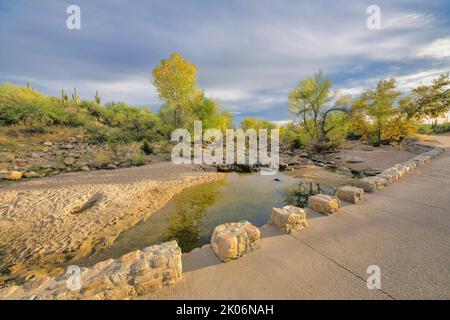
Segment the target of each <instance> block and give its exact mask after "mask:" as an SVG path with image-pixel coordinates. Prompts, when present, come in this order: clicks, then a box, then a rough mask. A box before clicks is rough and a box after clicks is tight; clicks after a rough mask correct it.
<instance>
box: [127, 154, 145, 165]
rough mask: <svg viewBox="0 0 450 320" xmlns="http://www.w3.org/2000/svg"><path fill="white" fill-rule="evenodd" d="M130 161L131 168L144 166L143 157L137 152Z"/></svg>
mask: <svg viewBox="0 0 450 320" xmlns="http://www.w3.org/2000/svg"><path fill="white" fill-rule="evenodd" d="M130 161H131V164H132V165H133V166H142V165H144V164H145V157H144V156H143V155H142V154H140V153H138V152H134V153H132V154H131V156H130Z"/></svg>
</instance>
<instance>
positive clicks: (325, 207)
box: [308, 194, 341, 215]
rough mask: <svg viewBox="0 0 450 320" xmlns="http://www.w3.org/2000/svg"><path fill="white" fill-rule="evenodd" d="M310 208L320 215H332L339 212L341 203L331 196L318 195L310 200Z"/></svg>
mask: <svg viewBox="0 0 450 320" xmlns="http://www.w3.org/2000/svg"><path fill="white" fill-rule="evenodd" d="M308 207H309V208H311V209H312V210H314V211H316V212H318V213H322V214H325V215H330V214H333V213H335V212H336V211H338V210H339V208H340V207H341V202H340V201H339V199H337V198H333V197H331V196H329V195H326V194H318V195H316V196H311V197H309V198H308Z"/></svg>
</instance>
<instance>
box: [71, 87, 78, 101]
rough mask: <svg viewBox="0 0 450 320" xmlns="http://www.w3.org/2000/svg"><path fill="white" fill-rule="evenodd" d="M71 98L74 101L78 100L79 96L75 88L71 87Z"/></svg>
mask: <svg viewBox="0 0 450 320" xmlns="http://www.w3.org/2000/svg"><path fill="white" fill-rule="evenodd" d="M72 100H73V101H74V102H76V103H79V102H80V96H79V95H78V92H77V88H73V94H72Z"/></svg>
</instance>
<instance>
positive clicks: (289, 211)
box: [269, 206, 308, 233]
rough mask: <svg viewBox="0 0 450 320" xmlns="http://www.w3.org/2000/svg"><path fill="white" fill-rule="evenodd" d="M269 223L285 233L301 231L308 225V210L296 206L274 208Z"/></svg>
mask: <svg viewBox="0 0 450 320" xmlns="http://www.w3.org/2000/svg"><path fill="white" fill-rule="evenodd" d="M269 223H270V224H272V225H274V226H276V227H278V228H280V229H281V230H282V231H283V232H284V233H291V232H294V231H299V230H301V229H303V228H305V227H306V226H307V225H308V222H307V220H306V210H305V209H303V208H299V207H295V206H285V207H283V208H273V209H272V214H271V216H270V220H269Z"/></svg>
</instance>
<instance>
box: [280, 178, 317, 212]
mask: <svg viewBox="0 0 450 320" xmlns="http://www.w3.org/2000/svg"><path fill="white" fill-rule="evenodd" d="M317 191H318V190H314V189H313V188H303V187H302V184H301V183H299V184H297V185H296V186H295V187H292V188H289V189H287V190H286V193H285V195H284V204H285V205H293V206H297V207H301V208H305V207H307V205H308V198H309V197H310V196H314V195H316V194H317Z"/></svg>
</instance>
